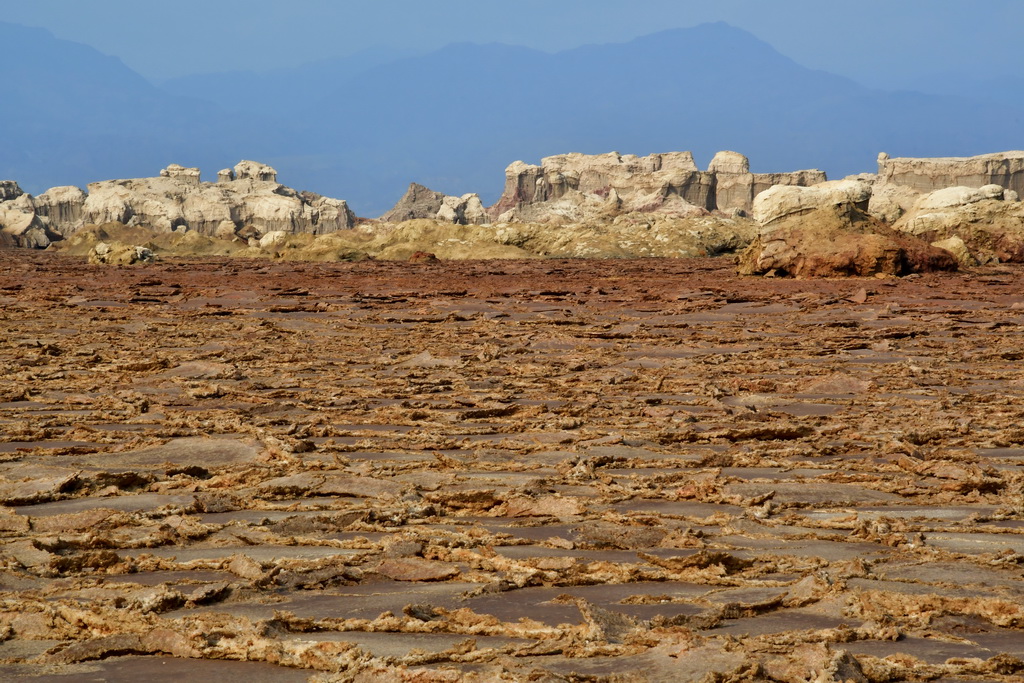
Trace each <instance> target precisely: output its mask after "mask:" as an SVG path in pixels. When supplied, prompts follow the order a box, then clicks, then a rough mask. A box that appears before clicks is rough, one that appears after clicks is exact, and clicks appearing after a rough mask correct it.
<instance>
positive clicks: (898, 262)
mask: <svg viewBox="0 0 1024 683" xmlns="http://www.w3.org/2000/svg"><path fill="white" fill-rule="evenodd" d="M850 191H851V192H852V191H853V190H852V189H851V190H850ZM837 196H840V197H842V196H847V195H842V194H840V195H837ZM853 196H857V195H856V194H854V195H853ZM858 203H859V202H854V201H841V202H836V203H823V204H821V205H820V206H816V207H809V208H805V209H803V210H800V211H793V212H790V213H787V214H785V215H782V216H779V217H776V218H774V219H773V221H772V222H771V223H770V224H769V225H763V226H762V227H761V234H760V235H759V236H758V237H757V238H756V239H755V240H754V241H753V242H752V243H751V245H750V246H749V247H748V248H747V250H746V251H744V252H743V253H742V254H741V255H740V257H739V263H738V268H737V270H738V272H739V274H741V275H778V276H791V277H843V276H851V275H853V276H870V275H877V274H884V275H907V274H910V273H916V272H926V271H935V270H956V269H957V260H956V258H955V257H954V256H953V255H952V254H950V253H949V252H948V251H945V250H943V249H939V248H936V247H933V246H931V245H929V244H928V243H926V242H924V241H922V240H920V239H917V238H914V237H911V236H909V235H905V234H900V233H898V232H896V231H894V230H892V229H891V228H889V227H888V226H886V225H885V224H883V223H882V222H880V221H878V220H877V219H875V218H873V217H871V216H870V215H869V214H867V213H866V212H865V211H864V210H863V209H862V208H860V207H859V206H858Z"/></svg>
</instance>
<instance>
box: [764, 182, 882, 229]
mask: <svg viewBox="0 0 1024 683" xmlns="http://www.w3.org/2000/svg"><path fill="white" fill-rule="evenodd" d="M870 200H871V183H870V181H868V180H865V179H862V178H847V179H844V180H830V181H827V182H824V183H818V184H816V185H811V186H810V187H799V186H794V185H775V186H773V187H770V188H768V189H767V190H765V191H764V192H761V193H759V194H758V195H757V197H755V198H754V207H753V215H754V220H755V221H757V222H758V223H760V224H761V225H762V226H767V225H770V224H771V223H773V222H775V221H777V220H779V219H782V218H785V217H787V216H792V215H794V214H800V213H807V212H810V211H814V210H816V209H821V208H826V207H841V206H854V207H856V208H858V209H860V210H862V211H867V208H868V204H869V202H870Z"/></svg>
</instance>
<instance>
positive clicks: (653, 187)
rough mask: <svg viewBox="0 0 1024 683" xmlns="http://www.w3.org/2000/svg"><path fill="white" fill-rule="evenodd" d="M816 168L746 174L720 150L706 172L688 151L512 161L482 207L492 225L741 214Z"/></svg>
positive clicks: (744, 164)
mask: <svg viewBox="0 0 1024 683" xmlns="http://www.w3.org/2000/svg"><path fill="white" fill-rule="evenodd" d="M824 180H825V174H824V173H823V172H821V171H797V172H795V173H750V162H749V160H748V159H747V158H746V157H745V156H743V155H742V154H739V153H738V152H729V151H725V152H719V153H718V154H716V155H715V157H714V159H712V161H711V163H710V165H709V166H708V170H707V171H701V170H700V169H698V168H697V165H696V163H695V162H694V160H693V155H692V154H691V153H690V152H669V153H666V154H651V155H649V156H646V157H638V156H635V155H622V154H618V153H617V152H610V153H608V154H599V155H587V154H562V155H558V156H551V157H546V158H544V159H543V160H541V163H540V165H539V166H536V165H531V164H525V163H523V162H522V161H516V162H514V163H513V164H511V165H510V166H509V167H508V168H507V169H506V170H505V191H504V193H503V194H502V196H501V199H500V200H498V202H497V203H496V204H495V205H494V206H492V207H491V208H490V209H489V212H490V214H491V215H492V217H494V219H495V220H497V221H502V222H508V221H539V222H549V221H550V220H552V219H554V220H558V221H563V220H564V219H565V217H566V216H568V215H581V216H583V218H584V219H590V220H594V219H604V218H608V217H609V215H614V213H615V212H616V211H618V212H640V213H660V214H667V215H674V216H695V215H701V214H705V213H707V212H709V211H716V210H717V211H725V212H737V213H745V212H748V211H750V209H751V205H752V203H753V200H754V197H755V196H756V195H757V194H758V193H759V192H761V191H762V190H765V189H767V188H769V187H771V186H773V185H779V184H782V185H809V184H813V183H818V182H822V181H824Z"/></svg>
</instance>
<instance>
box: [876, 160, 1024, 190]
mask: <svg viewBox="0 0 1024 683" xmlns="http://www.w3.org/2000/svg"><path fill="white" fill-rule="evenodd" d="M878 183H879V184H883V185H884V184H892V185H902V186H905V187H910V188H913V189H914V190H917V191H918V192H932V191H933V190H941V189H942V188H946V187H956V186H964V187H975V188H980V187H982V186H985V185H1000V186H1002V187H1004V188H1006V189H1009V190H1013V191H1014V192H1016V193H1017V194H1018V195H1024V151H1009V152H998V153H995V154H982V155H980V156H974V157H933V158H911V157H890V156H889V155H888V154H885V153H884V152H883V153H882V154H879V155H878Z"/></svg>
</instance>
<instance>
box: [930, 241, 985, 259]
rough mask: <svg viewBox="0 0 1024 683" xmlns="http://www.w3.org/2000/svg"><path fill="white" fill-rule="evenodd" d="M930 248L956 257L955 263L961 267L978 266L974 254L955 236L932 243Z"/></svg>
mask: <svg viewBox="0 0 1024 683" xmlns="http://www.w3.org/2000/svg"><path fill="white" fill-rule="evenodd" d="M932 246H933V247H938V248H939V249H945V250H946V251H948V252H949V253H950V254H952V255H953V256H955V257H956V260H957V263H959V264H960V265H961V266H966V267H971V266H976V265H978V259H976V258H975V257H974V254H972V253H971V251H970V249H968V248H967V244H966V243H965V242H964V241H963V240H962V239H960V237H958V236H957V235H953V236H952V237H947V238H946V239H944V240H939V241H937V242H932Z"/></svg>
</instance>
